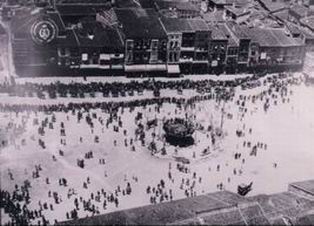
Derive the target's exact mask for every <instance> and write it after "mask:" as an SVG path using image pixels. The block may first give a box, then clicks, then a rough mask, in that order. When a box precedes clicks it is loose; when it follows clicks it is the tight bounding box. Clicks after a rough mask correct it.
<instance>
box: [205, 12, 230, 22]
mask: <svg viewBox="0 0 314 226" xmlns="http://www.w3.org/2000/svg"><path fill="white" fill-rule="evenodd" d="M223 15H224V11H223V10H216V11H213V12H207V13H204V14H203V15H202V17H203V18H204V20H205V21H206V22H207V23H214V22H224V21H225V19H224V16H223Z"/></svg>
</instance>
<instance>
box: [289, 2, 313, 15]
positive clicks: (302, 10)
mask: <svg viewBox="0 0 314 226" xmlns="http://www.w3.org/2000/svg"><path fill="white" fill-rule="evenodd" d="M308 11H309V9H308V8H307V7H305V6H303V5H293V6H292V7H290V13H292V14H294V15H296V16H298V17H300V18H303V17H306V16H307V14H308Z"/></svg>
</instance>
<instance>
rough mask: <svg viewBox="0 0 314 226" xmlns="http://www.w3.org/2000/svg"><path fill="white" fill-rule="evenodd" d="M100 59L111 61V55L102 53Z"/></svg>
mask: <svg viewBox="0 0 314 226" xmlns="http://www.w3.org/2000/svg"><path fill="white" fill-rule="evenodd" d="M99 59H100V60H110V55H109V54H104V53H101V54H100V55H99Z"/></svg>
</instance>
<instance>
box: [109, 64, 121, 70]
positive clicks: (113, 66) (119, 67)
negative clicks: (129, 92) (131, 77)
mask: <svg viewBox="0 0 314 226" xmlns="http://www.w3.org/2000/svg"><path fill="white" fill-rule="evenodd" d="M111 69H123V65H121V64H113V65H111Z"/></svg>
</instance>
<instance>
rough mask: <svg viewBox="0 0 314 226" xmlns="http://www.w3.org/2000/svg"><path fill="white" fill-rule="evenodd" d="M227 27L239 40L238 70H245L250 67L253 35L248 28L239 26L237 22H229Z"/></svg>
mask: <svg viewBox="0 0 314 226" xmlns="http://www.w3.org/2000/svg"><path fill="white" fill-rule="evenodd" d="M226 28H227V29H228V31H229V32H230V35H231V36H233V37H234V39H236V40H237V42H238V45H239V48H238V58H237V70H236V71H238V72H245V71H247V69H248V67H249V53H250V44H251V37H250V34H249V33H248V32H247V29H246V28H243V27H242V26H239V25H238V24H236V23H233V22H228V23H227V25H226Z"/></svg>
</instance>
